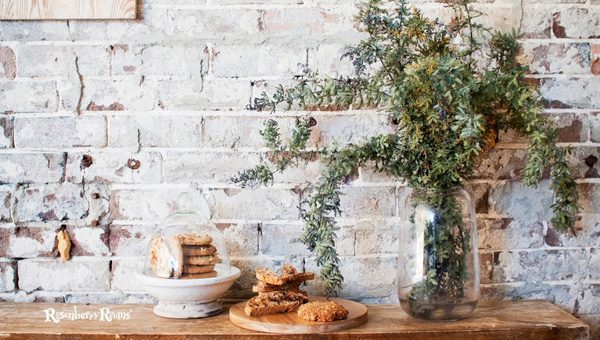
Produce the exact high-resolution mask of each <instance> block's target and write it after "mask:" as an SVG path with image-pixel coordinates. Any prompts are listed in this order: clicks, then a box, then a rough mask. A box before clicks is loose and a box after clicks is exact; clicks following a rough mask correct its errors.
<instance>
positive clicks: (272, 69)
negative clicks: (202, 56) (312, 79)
mask: <svg viewBox="0 0 600 340" xmlns="http://www.w3.org/2000/svg"><path fill="white" fill-rule="evenodd" d="M214 55H215V56H214V58H212V59H211V62H212V68H211V70H212V72H211V74H212V75H214V76H216V77H229V78H233V77H247V76H254V77H261V76H277V75H280V76H285V77H292V76H294V75H301V74H303V73H302V71H303V69H304V68H303V67H302V65H304V64H306V61H307V59H306V58H307V49H306V48H302V46H291V47H290V46H278V45H267V46H264V45H246V46H240V45H239V44H236V45H227V46H218V45H217V46H216V47H215V48H214Z"/></svg>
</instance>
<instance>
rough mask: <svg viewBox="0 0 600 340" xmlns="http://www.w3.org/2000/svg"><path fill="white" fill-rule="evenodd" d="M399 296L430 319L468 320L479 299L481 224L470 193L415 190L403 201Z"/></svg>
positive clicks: (416, 313)
mask: <svg viewBox="0 0 600 340" xmlns="http://www.w3.org/2000/svg"><path fill="white" fill-rule="evenodd" d="M400 208H401V219H402V221H401V226H400V250H399V253H398V270H399V273H398V298H399V300H400V305H401V306H402V309H403V310H404V311H405V312H406V313H408V314H409V315H411V316H413V317H416V318H420V319H427V320H457V319H462V318H465V317H468V316H469V315H470V314H471V313H472V312H473V311H474V310H475V307H476V306H477V302H478V301H479V255H478V252H477V221H476V216H475V207H474V205H473V201H472V200H471V197H470V196H469V194H468V193H467V192H466V191H465V190H463V189H462V188H461V187H455V188H451V189H447V190H439V189H435V190H434V189H422V188H418V189H409V190H408V191H407V193H406V195H405V196H404V199H403V200H401V202H400Z"/></svg>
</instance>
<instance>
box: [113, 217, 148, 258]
mask: <svg viewBox="0 0 600 340" xmlns="http://www.w3.org/2000/svg"><path fill="white" fill-rule="evenodd" d="M156 231H157V226H155V225H117V224H114V223H113V224H112V225H111V226H110V251H111V252H112V253H113V254H114V255H116V256H141V255H144V254H146V251H147V250H148V242H150V237H152V235H153V234H154V233H155V232H156Z"/></svg>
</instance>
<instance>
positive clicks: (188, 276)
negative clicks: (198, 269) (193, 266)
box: [181, 270, 217, 279]
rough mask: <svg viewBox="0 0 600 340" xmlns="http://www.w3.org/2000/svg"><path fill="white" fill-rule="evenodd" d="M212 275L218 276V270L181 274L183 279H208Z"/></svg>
mask: <svg viewBox="0 0 600 340" xmlns="http://www.w3.org/2000/svg"><path fill="white" fill-rule="evenodd" d="M210 277H217V272H216V271H214V270H213V271H212V272H208V273H202V274H183V276H181V278H182V279H207V278H210Z"/></svg>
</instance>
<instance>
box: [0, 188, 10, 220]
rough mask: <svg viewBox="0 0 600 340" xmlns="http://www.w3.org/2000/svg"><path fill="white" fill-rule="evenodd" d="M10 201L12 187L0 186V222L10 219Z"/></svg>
mask: <svg viewBox="0 0 600 340" xmlns="http://www.w3.org/2000/svg"><path fill="white" fill-rule="evenodd" d="M12 201H13V193H12V189H9V188H1V187H0V222H7V221H10V220H11V209H12Z"/></svg>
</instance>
